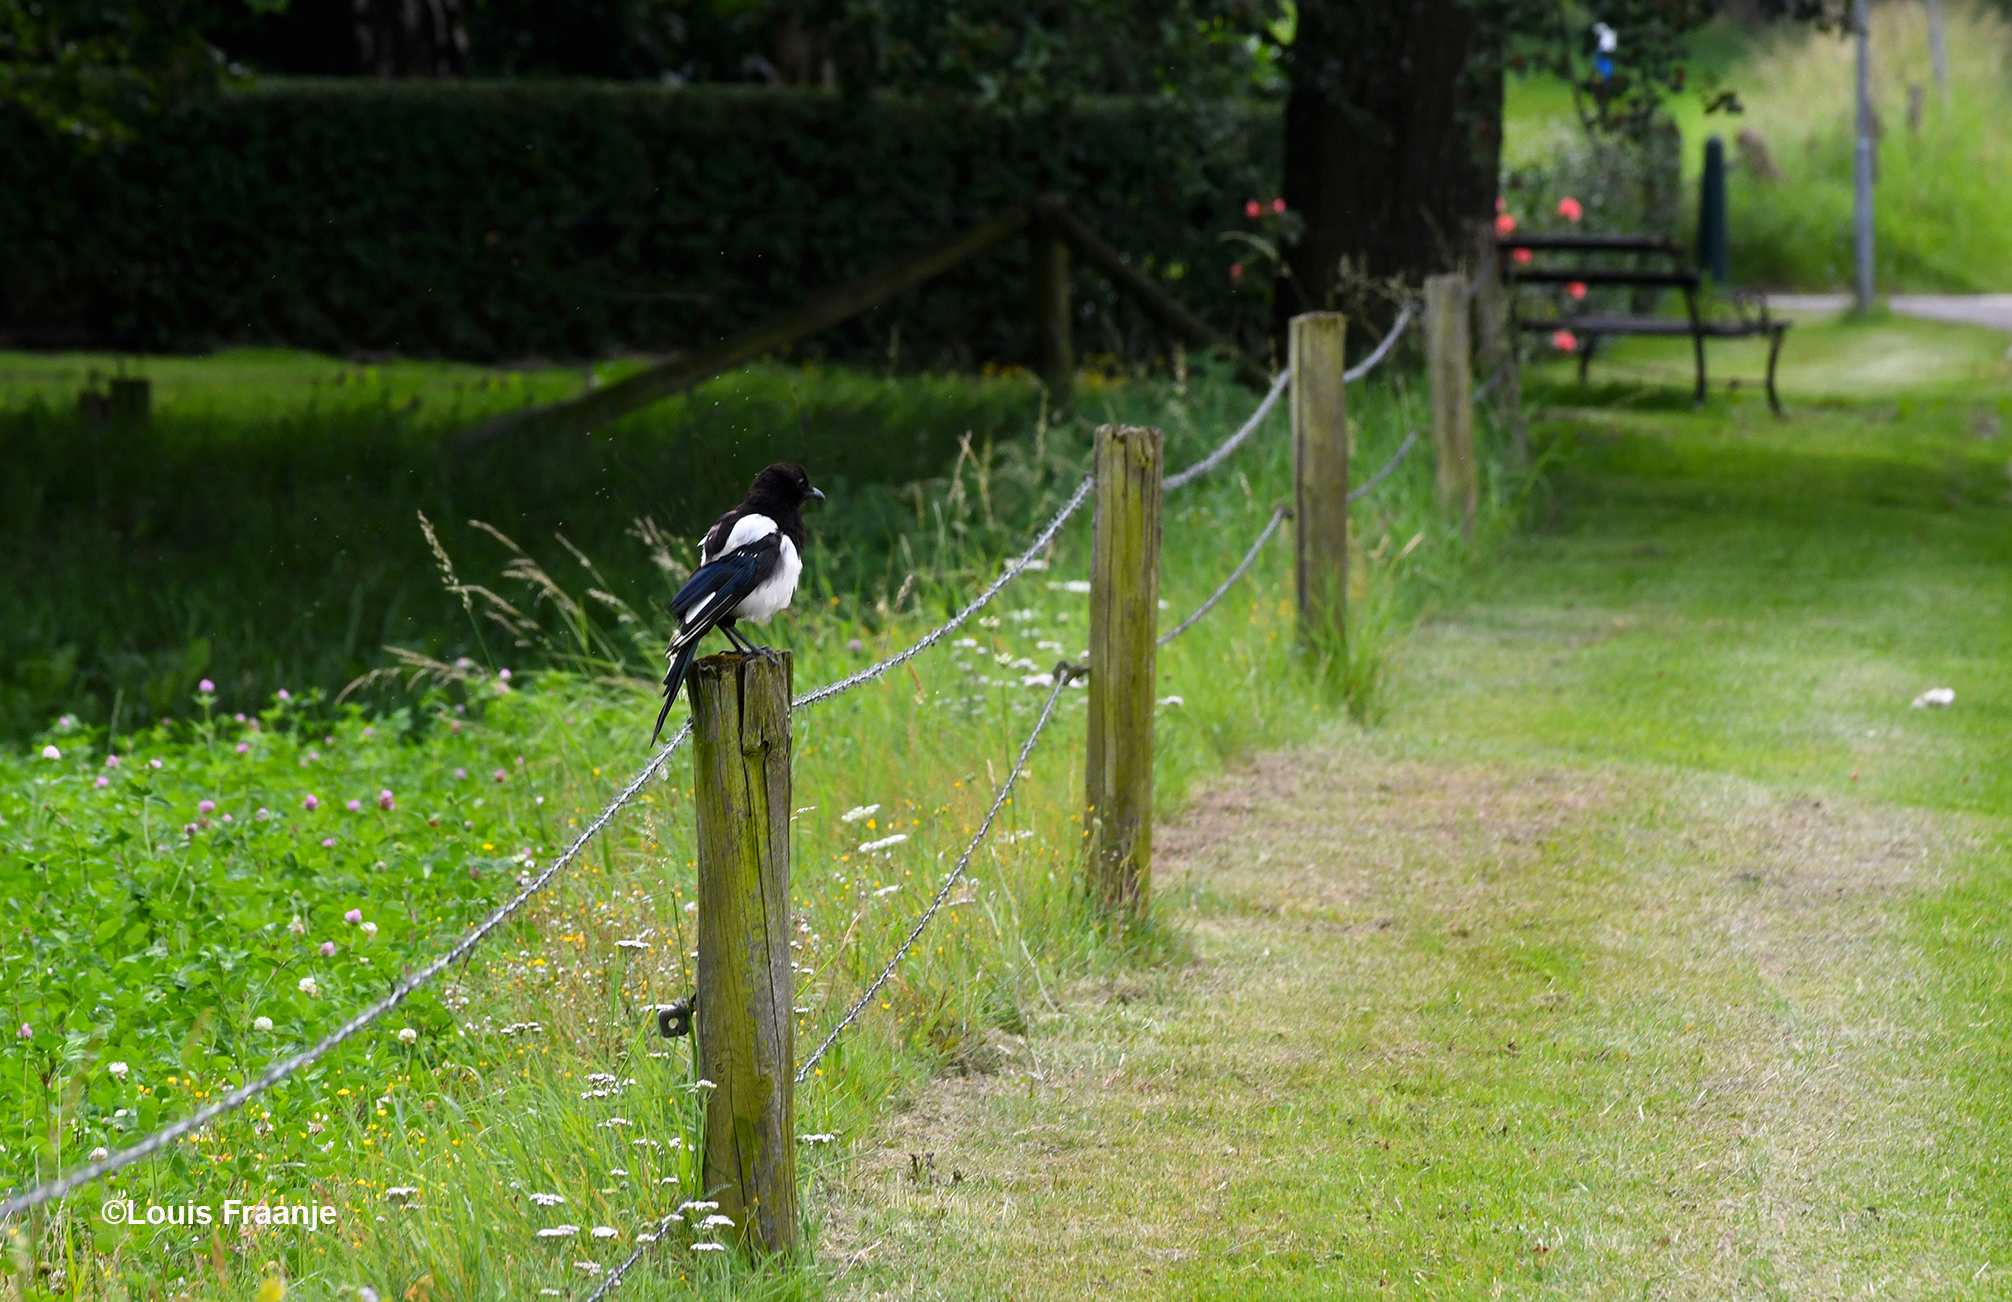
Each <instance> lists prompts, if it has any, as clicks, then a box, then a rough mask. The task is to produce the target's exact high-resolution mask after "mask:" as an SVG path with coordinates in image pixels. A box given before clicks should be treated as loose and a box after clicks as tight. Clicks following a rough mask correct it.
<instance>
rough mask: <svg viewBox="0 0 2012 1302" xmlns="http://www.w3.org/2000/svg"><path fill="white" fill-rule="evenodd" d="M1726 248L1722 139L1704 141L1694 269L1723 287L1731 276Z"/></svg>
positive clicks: (1724, 146)
mask: <svg viewBox="0 0 2012 1302" xmlns="http://www.w3.org/2000/svg"><path fill="white" fill-rule="evenodd" d="M1730 262H1731V259H1730V256H1729V254H1728V251H1727V248H1726V142H1725V141H1723V140H1721V139H1719V137H1717V136H1713V137H1711V138H1710V139H1708V140H1706V141H1705V174H1704V179H1703V180H1702V181H1701V182H1700V184H1699V186H1698V269H1699V270H1701V271H1703V272H1704V273H1705V274H1706V275H1708V276H1710V277H1711V278H1712V280H1713V281H1715V282H1716V283H1718V284H1719V285H1721V286H1723V285H1724V284H1725V283H1726V281H1727V280H1729V279H1730V278H1731V267H1730Z"/></svg>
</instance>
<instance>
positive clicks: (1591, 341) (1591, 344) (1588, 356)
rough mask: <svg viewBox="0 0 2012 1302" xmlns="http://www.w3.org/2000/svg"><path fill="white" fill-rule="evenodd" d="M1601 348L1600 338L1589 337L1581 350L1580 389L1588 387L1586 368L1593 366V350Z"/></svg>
mask: <svg viewBox="0 0 2012 1302" xmlns="http://www.w3.org/2000/svg"><path fill="white" fill-rule="evenodd" d="M1599 346H1600V336H1598V335H1587V336H1586V342H1585V344H1584V345H1582V346H1581V347H1580V349H1579V387H1580V388H1582V389H1583V388H1585V387H1586V368H1587V367H1588V366H1591V365H1592V364H1593V350H1594V349H1595V348H1598V347H1599Z"/></svg>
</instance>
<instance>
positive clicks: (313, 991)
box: [295, 976, 321, 999]
mask: <svg viewBox="0 0 2012 1302" xmlns="http://www.w3.org/2000/svg"><path fill="white" fill-rule="evenodd" d="M295 984H296V985H297V986H299V987H300V992H301V993H302V994H304V995H306V996H307V997H308V998H309V999H315V998H318V997H320V995H321V983H320V982H318V981H316V980H315V979H314V978H313V977H311V976H305V977H302V978H301V979H300V980H299V981H297V982H295Z"/></svg>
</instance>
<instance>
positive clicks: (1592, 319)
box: [1496, 235, 1790, 416]
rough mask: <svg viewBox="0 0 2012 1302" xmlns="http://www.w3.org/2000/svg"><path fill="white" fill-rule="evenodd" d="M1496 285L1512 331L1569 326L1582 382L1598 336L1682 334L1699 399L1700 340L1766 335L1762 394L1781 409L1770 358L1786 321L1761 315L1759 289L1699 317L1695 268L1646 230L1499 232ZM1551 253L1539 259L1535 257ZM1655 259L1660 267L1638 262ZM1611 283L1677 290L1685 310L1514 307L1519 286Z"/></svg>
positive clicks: (1678, 249)
mask: <svg viewBox="0 0 2012 1302" xmlns="http://www.w3.org/2000/svg"><path fill="white" fill-rule="evenodd" d="M1518 250H1528V251H1529V253H1530V254H1531V255H1532V256H1531V257H1530V259H1529V260H1528V261H1526V262H1519V261H1517V259H1516V256H1515V255H1516V252H1517V251H1518ZM1496 251H1497V258H1498V260H1499V264H1500V267H1501V272H1502V278H1503V284H1504V285H1505V286H1506V287H1507V288H1508V290H1509V304H1510V306H1509V312H1510V319H1511V321H1512V322H1513V324H1514V325H1515V327H1516V328H1517V329H1519V330H1531V331H1540V332H1544V333H1552V332H1555V331H1559V330H1569V331H1570V332H1571V333H1572V336H1573V338H1575V339H1576V340H1578V341H1579V344H1580V346H1579V347H1578V349H1577V352H1578V354H1579V382H1580V383H1581V384H1584V383H1585V382H1586V368H1587V367H1588V366H1589V365H1591V364H1592V361H1593V353H1594V350H1595V349H1596V348H1597V347H1598V345H1599V341H1600V340H1601V339H1604V338H1606V337H1607V336H1609V335H1661V336H1666V337H1668V336H1677V335H1688V336H1690V339H1691V347H1692V350H1693V351H1694V353H1695V354H1696V357H1697V367H1698V384H1697V391H1696V394H1695V395H1694V396H1695V400H1696V401H1698V402H1703V401H1704V400H1705V340H1707V339H1744V338H1748V337H1750V336H1754V335H1766V336H1767V338H1768V353H1767V400H1768V406H1770V407H1771V408H1773V409H1774V413H1775V415H1777V416H1779V415H1781V414H1782V410H1781V400H1780V399H1779V398H1778V397H1776V395H1775V387H1774V372H1775V362H1776V360H1777V359H1778V358H1779V357H1780V356H1781V341H1782V336H1783V335H1785V334H1786V333H1787V332H1788V328H1789V325H1790V323H1789V322H1787V321H1780V320H1776V319H1774V318H1771V317H1769V316H1768V311H1767V300H1766V299H1764V298H1762V297H1761V296H1760V295H1758V294H1734V295H1732V296H1731V301H1732V305H1733V311H1734V315H1733V316H1732V317H1731V318H1723V319H1717V320H1706V319H1705V318H1704V317H1703V316H1702V315H1701V314H1700V313H1699V311H1698V285H1699V280H1698V272H1697V269H1696V268H1695V267H1693V266H1691V265H1690V263H1689V260H1688V259H1687V258H1686V256H1685V254H1684V248H1683V246H1682V245H1681V244H1678V243H1677V242H1676V241H1674V240H1666V239H1658V238H1655V237H1653V236H1645V235H1523V236H1505V237H1503V238H1502V239H1501V240H1499V241H1498V242H1497V244H1496ZM1545 254H1550V255H1556V256H1553V257H1544V256H1542V255H1545ZM1603 255H1629V256H1632V257H1633V258H1634V260H1635V263H1636V265H1634V266H1615V265H1612V260H1611V258H1609V257H1606V256H1603ZM1650 261H1661V262H1663V264H1664V265H1662V266H1653V265H1642V264H1643V263H1645V262H1650ZM1525 284H1528V285H1572V284H1579V285H1584V286H1586V287H1587V288H1589V289H1590V288H1593V287H1594V286H1602V285H1611V286H1625V287H1628V288H1634V289H1678V290H1682V291H1683V295H1684V315H1683V316H1681V317H1673V316H1651V315H1648V314H1647V313H1623V312H1599V311H1578V312H1575V311H1571V310H1570V309H1567V310H1566V311H1562V312H1560V313H1559V314H1558V315H1557V316H1549V317H1528V318H1526V317H1524V316H1522V315H1520V314H1519V312H1518V310H1517V296H1516V293H1515V290H1516V287H1517V286H1518V285H1525Z"/></svg>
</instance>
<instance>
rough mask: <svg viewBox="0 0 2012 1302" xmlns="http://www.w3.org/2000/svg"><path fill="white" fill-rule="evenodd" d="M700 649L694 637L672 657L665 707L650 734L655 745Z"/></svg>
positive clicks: (666, 675) (658, 714) (666, 686)
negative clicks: (686, 674)
mask: <svg viewBox="0 0 2012 1302" xmlns="http://www.w3.org/2000/svg"><path fill="white" fill-rule="evenodd" d="M698 650H699V639H697V638H693V639H692V640H691V641H689V642H687V643H685V647H684V650H682V651H680V652H678V654H677V656H676V657H675V658H674V659H672V661H671V668H670V672H669V673H666V674H665V675H664V708H663V709H661V710H659V711H657V727H656V730H655V731H654V732H652V733H651V734H650V745H652V746H655V745H656V744H657V738H658V737H660V736H662V735H663V732H664V720H665V719H668V718H670V717H671V703H672V702H673V701H676V700H677V699H678V688H679V687H681V686H683V685H684V681H685V671H686V670H688V669H690V668H691V667H692V657H693V656H694V655H697V654H698Z"/></svg>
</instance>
